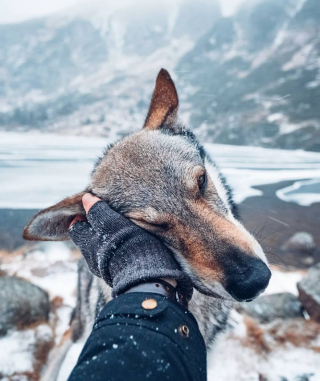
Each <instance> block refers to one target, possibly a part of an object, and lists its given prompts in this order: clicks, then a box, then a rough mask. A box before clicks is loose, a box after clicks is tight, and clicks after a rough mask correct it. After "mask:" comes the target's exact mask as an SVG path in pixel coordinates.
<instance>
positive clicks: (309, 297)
mask: <svg viewBox="0 0 320 381" xmlns="http://www.w3.org/2000/svg"><path fill="white" fill-rule="evenodd" d="M297 287H298V291H299V300H300V302H301V304H302V305H303V307H304V308H305V310H306V311H307V312H308V314H309V316H310V317H311V318H312V319H314V320H315V321H317V322H320V263H318V264H316V265H315V266H313V267H311V268H310V269H309V271H308V273H307V275H306V276H305V277H304V278H303V279H302V280H301V281H300V282H299V283H298V285H297Z"/></svg>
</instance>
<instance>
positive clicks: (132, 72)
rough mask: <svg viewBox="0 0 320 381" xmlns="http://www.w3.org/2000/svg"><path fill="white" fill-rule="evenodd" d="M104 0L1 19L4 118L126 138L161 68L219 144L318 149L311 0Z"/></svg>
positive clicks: (31, 126) (187, 116)
mask: <svg viewBox="0 0 320 381" xmlns="http://www.w3.org/2000/svg"><path fill="white" fill-rule="evenodd" d="M171 3H172V2H170V1H169V0H161V1H157V2H146V1H142V0H139V1H135V2H134V4H133V3H132V2H131V1H130V2H129V1H121V2H118V3H116V2H115V1H111V0H100V1H95V2H90V3H87V4H85V3H84V4H78V5H76V6H75V7H73V8H71V9H69V10H68V11H64V12H62V13H59V14H56V15H53V16H50V17H45V18H40V19H35V20H31V21H27V22H23V23H20V24H11V25H0V128H1V129H2V130H19V131H24V130H41V131H50V132H58V133H66V134H82V135H94V136H98V135H102V136H108V137H111V138H113V137H117V136H122V135H124V134H126V133H128V132H131V131H133V130H135V129H138V128H140V127H141V125H142V123H143V120H144V117H145V115H146V112H147V107H148V103H149V101H150V96H151V92H152V89H153V85H154V80H155V77H156V75H157V72H158V71H159V69H160V68H161V67H165V68H167V69H168V70H169V71H170V72H171V73H172V75H173V78H174V79H175V81H176V85H177V88H178V92H179V95H180V101H181V117H182V119H183V120H184V121H185V122H186V123H187V124H188V125H189V127H190V128H191V129H192V130H194V131H195V132H196V134H197V135H198V136H199V137H200V138H201V139H202V140H206V141H211V142H218V143H232V144H240V145H242V144H251V145H261V146H266V147H283V148H304V149H308V150H317V151H320V108H319V107H318V102H319V101H318V99H320V33H319V32H320V26H319V23H318V20H317V18H318V15H319V13H320V2H319V1H318V0H283V1H281V2H279V1H276V0H248V1H246V2H244V3H243V5H242V6H241V8H240V9H239V11H238V12H237V13H236V14H234V15H233V16H232V17H228V18H225V17H223V16H222V14H221V11H220V8H219V2H218V1H212V0H200V1H197V2H195V1H193V0H180V1H176V2H174V5H172V4H171Z"/></svg>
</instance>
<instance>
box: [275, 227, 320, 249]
mask: <svg viewBox="0 0 320 381" xmlns="http://www.w3.org/2000/svg"><path fill="white" fill-rule="evenodd" d="M315 248H316V245H315V242H314V238H313V236H312V235H311V234H309V233H306V232H297V233H295V234H294V235H293V236H291V237H290V238H289V239H288V240H287V241H286V242H285V243H284V244H283V245H282V246H281V249H282V250H285V251H295V252H299V253H306V254H312V253H313V252H314V250H315Z"/></svg>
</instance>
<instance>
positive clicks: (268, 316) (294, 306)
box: [242, 292, 303, 323]
mask: <svg viewBox="0 0 320 381" xmlns="http://www.w3.org/2000/svg"><path fill="white" fill-rule="evenodd" d="M242 308H243V312H244V313H245V314H246V315H249V316H251V317H253V318H254V319H257V320H259V321H260V322H261V323H268V322H271V321H273V320H274V319H288V318H291V319H292V318H301V317H303V314H302V306H301V304H300V302H299V300H298V299H297V297H295V296H294V295H293V294H290V293H289V292H283V293H279V294H272V295H264V296H260V297H259V298H257V299H255V300H254V301H252V302H249V303H245V304H244V305H243V307H242Z"/></svg>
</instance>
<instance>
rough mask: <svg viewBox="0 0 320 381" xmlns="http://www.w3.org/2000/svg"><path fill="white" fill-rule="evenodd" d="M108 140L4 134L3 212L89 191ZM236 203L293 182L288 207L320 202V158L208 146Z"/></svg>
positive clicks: (0, 146) (0, 150)
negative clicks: (269, 186) (264, 189)
mask: <svg viewBox="0 0 320 381" xmlns="http://www.w3.org/2000/svg"><path fill="white" fill-rule="evenodd" d="M107 143H108V142H107V141H106V140H105V139H104V138H88V137H73V136H59V135H51V134H37V135H35V134H26V133H10V132H1V133H0V184H1V187H0V208H13V209H38V208H44V207H47V206H50V205H51V204H53V203H56V202H58V201H60V200H61V199H62V198H64V197H66V196H69V195H71V194H73V193H76V192H79V191H80V190H82V189H84V188H85V186H86V185H87V183H88V179H89V176H90V172H91V170H92V168H93V163H94V161H95V160H96V158H97V157H98V156H99V155H101V152H102V150H103V148H104V147H105V146H106V144H107ZM205 147H206V149H207V150H208V151H209V152H210V154H211V156H212V157H213V159H214V160H215V161H216V162H217V163H218V165H219V166H220V167H221V169H222V171H223V173H224V174H225V176H226V177H227V179H228V182H229V184H230V185H231V186H232V187H233V189H234V193H235V199H236V201H238V202H241V201H243V200H244V199H245V198H247V197H250V196H258V195H262V192H261V191H260V190H257V189H254V188H253V187H254V186H258V185H265V184H271V183H278V182H280V181H289V180H290V181H294V183H293V184H292V185H291V186H289V187H286V188H283V189H280V190H278V192H277V196H278V197H279V198H280V199H282V200H283V201H288V202H296V203H299V204H301V205H311V204H312V203H315V202H320V192H319V191H320V153H313V152H304V151H286V150H278V149H265V148H257V147H244V146H230V145H216V144H205Z"/></svg>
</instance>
